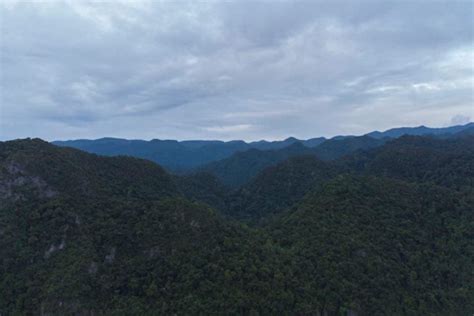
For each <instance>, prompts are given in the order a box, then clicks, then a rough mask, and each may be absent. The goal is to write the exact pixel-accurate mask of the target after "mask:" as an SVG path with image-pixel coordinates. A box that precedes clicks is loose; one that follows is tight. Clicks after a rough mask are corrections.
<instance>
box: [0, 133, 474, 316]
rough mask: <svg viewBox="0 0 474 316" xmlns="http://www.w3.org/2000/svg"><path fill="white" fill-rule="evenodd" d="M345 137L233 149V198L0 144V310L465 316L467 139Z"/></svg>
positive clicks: (101, 161)
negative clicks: (321, 154)
mask: <svg viewBox="0 0 474 316" xmlns="http://www.w3.org/2000/svg"><path fill="white" fill-rule="evenodd" d="M351 139H354V138H341V139H337V140H333V141H334V142H336V141H337V142H342V143H336V145H331V146H329V145H326V146H327V147H326V148H328V149H324V147H323V149H324V152H325V153H328V152H331V151H330V150H334V151H333V152H334V153H337V154H335V156H334V158H336V159H331V160H327V158H326V160H322V159H320V158H318V156H317V154H316V153H317V150H318V148H319V147H321V146H322V145H320V146H318V147H316V148H308V147H305V146H303V145H301V144H293V145H292V146H290V147H287V148H284V149H282V150H275V151H260V150H253V154H252V156H251V159H249V160H248V161H247V160H245V159H246V157H247V156H246V153H245V152H243V153H240V155H243V157H242V158H240V161H239V163H238V166H240V169H237V168H236V169H235V170H240V172H242V173H244V172H245V171H246V169H245V168H246V167H245V166H254V161H259V160H258V159H260V161H262V163H260V164H257V166H258V168H255V169H252V172H253V173H255V175H254V176H252V177H250V181H248V182H246V183H244V182H241V183H242V184H243V185H242V186H241V187H240V188H238V189H234V190H231V189H230V188H228V187H226V186H224V185H223V184H222V183H221V182H220V180H219V179H218V178H216V177H215V176H213V175H212V174H210V173H205V172H198V173H193V174H188V175H183V176H176V175H170V174H168V173H167V172H166V171H165V170H164V169H163V168H161V167H160V166H158V165H156V164H155V163H153V162H150V161H147V160H142V159H137V158H131V157H123V156H120V157H102V156H97V155H95V154H89V153H85V152H82V151H79V150H76V149H71V148H62V147H58V146H54V145H51V144H48V143H46V142H44V141H41V140H38V139H34V140H30V139H28V140H18V141H10V142H3V143H0V237H1V238H0V275H1V276H2V277H1V278H0V313H1V314H2V315H3V314H5V315H10V314H45V315H46V314H49V315H70V314H76V315H77V314H81V315H82V314H86V315H91V314H94V315H100V314H140V315H141V314H179V315H181V314H186V315H188V314H244V315H247V314H301V315H325V314H326V315H345V314H348V313H350V314H352V315H355V314H357V315H470V314H472V313H474V306H473V305H474V304H473V302H474V286H473V284H474V274H473V272H472V271H474V246H473V243H472V240H473V239H474V213H473V210H474V190H473V183H474V182H473V180H474V172H473V170H474V168H473V167H474V166H473V164H474V138H473V137H472V136H470V135H469V134H459V135H458V136H456V137H450V138H447V139H444V138H443V139H441V138H439V139H438V138H433V137H419V136H416V137H415V136H404V137H401V138H399V139H394V140H389V141H386V140H382V142H381V143H380V142H378V141H377V140H375V142H374V141H373V140H374V139H373V138H369V137H361V138H355V140H354V143H351V142H350V140H351ZM348 141H349V144H356V145H354V146H353V147H351V145H347V146H343V145H340V144H348V143H347V142H348ZM382 143H383V144H382ZM373 144H376V146H375V147H374V146H372V145H373ZM195 145H196V144H195ZM196 146H198V145H196ZM346 147H349V148H350V150H348V149H347V148H346ZM285 150H286V151H285ZM340 150H341V151H340ZM340 152H343V153H342V154H339V153H340ZM268 153H272V154H273V155H269V154H268ZM259 155H261V156H259ZM275 157H276V158H275ZM326 157H327V156H326ZM338 157H339V158H338ZM272 159H273V160H272ZM278 159H280V160H279V161H278ZM269 164H270V165H269ZM229 166H231V165H229ZM242 166H244V167H242ZM232 168H233V166H232ZM232 168H230V167H229V169H228V170H234V169H232ZM259 168H260V169H261V170H257V169H259ZM222 170H223V171H222V175H225V172H228V171H225V169H222ZM245 176H246V177H247V178H248V177H249V176H248V174H246V175H245ZM238 179H240V178H238ZM242 220H243V221H244V222H245V223H240V221H242Z"/></svg>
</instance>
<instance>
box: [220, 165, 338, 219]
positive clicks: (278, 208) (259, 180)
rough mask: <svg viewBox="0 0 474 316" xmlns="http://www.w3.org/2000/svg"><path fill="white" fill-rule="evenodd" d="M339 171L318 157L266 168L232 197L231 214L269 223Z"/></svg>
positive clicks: (229, 203) (228, 210)
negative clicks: (272, 218)
mask: <svg viewBox="0 0 474 316" xmlns="http://www.w3.org/2000/svg"><path fill="white" fill-rule="evenodd" d="M339 172H340V170H338V169H337V168H336V167H334V166H333V165H332V164H330V163H326V162H323V161H321V160H319V159H318V158H316V157H314V156H299V157H293V158H290V159H288V160H286V161H284V162H282V163H280V164H278V165H276V166H273V167H269V168H266V169H265V170H263V171H262V172H260V173H259V174H258V175H257V177H255V179H254V180H253V181H251V182H250V183H248V184H246V185H244V186H243V187H242V188H241V189H239V190H238V191H237V192H235V193H234V194H233V195H232V196H231V197H230V198H229V202H228V209H227V212H228V214H229V215H230V216H232V217H234V218H239V219H241V220H247V221H252V222H255V221H257V222H259V221H260V222H262V221H268V220H270V218H271V217H272V216H273V215H276V214H278V213H280V212H282V211H283V210H286V209H287V208H289V207H291V206H292V205H293V204H295V203H296V202H298V201H299V200H301V199H302V198H303V196H304V195H305V194H306V193H307V192H308V191H309V190H311V189H314V188H315V187H317V186H318V185H320V184H322V183H324V182H325V181H328V180H329V179H331V178H333V177H335V176H336V175H337V174H338V173H339Z"/></svg>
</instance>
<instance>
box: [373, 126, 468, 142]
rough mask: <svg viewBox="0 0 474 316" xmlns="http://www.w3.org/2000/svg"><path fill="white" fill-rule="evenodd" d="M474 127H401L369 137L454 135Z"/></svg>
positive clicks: (377, 132) (374, 133)
mask: <svg viewBox="0 0 474 316" xmlns="http://www.w3.org/2000/svg"><path fill="white" fill-rule="evenodd" d="M472 127H474V123H468V124H465V125H456V126H450V127H442V128H432V127H426V126H418V127H399V128H392V129H389V130H386V131H385V132H379V131H375V132H371V133H368V134H367V136H370V137H372V138H378V139H382V138H386V137H389V138H398V137H400V136H403V135H412V136H428V135H452V134H456V133H459V132H462V131H463V130H465V129H469V128H472Z"/></svg>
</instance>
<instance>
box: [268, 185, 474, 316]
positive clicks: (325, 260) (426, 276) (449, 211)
mask: <svg viewBox="0 0 474 316" xmlns="http://www.w3.org/2000/svg"><path fill="white" fill-rule="evenodd" d="M473 209H474V199H473V195H472V194H471V195H462V194H459V193H455V192H454V191H450V190H448V189H442V188H438V187H434V186H426V185H425V186H423V185H422V186H419V185H411V184H407V183H404V182H400V181H394V180H389V179H384V178H379V179H377V178H367V177H362V178H359V177H348V176H340V177H338V178H337V179H335V180H333V181H332V182H330V183H329V184H327V185H325V186H324V187H323V188H321V189H319V190H317V191H315V192H314V193H312V194H310V195H309V196H308V197H307V198H306V199H305V200H304V201H303V202H302V203H300V204H299V206H298V207H297V208H296V210H295V211H294V212H292V213H289V214H287V215H285V216H284V217H283V218H280V219H279V220H278V221H276V222H275V223H273V224H272V225H271V226H270V227H269V228H268V229H269V231H270V232H271V233H272V234H273V236H274V238H275V239H276V240H278V241H280V243H281V245H282V247H283V248H284V249H287V250H288V251H290V252H291V253H292V256H293V258H295V263H294V264H295V266H294V278H295V282H296V283H298V284H304V286H302V287H301V288H300V291H301V292H300V293H301V298H302V300H301V301H299V304H298V307H297V308H298V312H297V313H300V314H315V313H317V312H320V313H321V314H323V313H324V312H329V314H334V315H336V314H341V313H342V312H344V311H347V310H353V311H356V312H357V313H359V314H362V315H382V314H383V315H435V314H436V315H468V314H470V313H472V312H473V311H474V306H473V302H474V287H473V284H474V278H473V274H472V271H474V247H473V245H472V238H473V237H474V235H473V233H474V213H473V212H472V210H473ZM305 281H307V282H305Z"/></svg>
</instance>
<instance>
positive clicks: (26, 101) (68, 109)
mask: <svg viewBox="0 0 474 316" xmlns="http://www.w3.org/2000/svg"><path fill="white" fill-rule="evenodd" d="M473 5H474V2H473V1H452V0H451V1H393V2H390V1H375V0H374V1H367V2H362V1H350V2H349V1H344V2H342V1H326V2H315V1H311V2H309V1H308V2H286V1H285V2H281V1H278V2H277V1H265V2H255V1H236V2H235V3H230V2H227V3H224V2H212V1H208V2H206V3H197V2H196V1H192V2H182V1H174V2H171V1H169V2H157V1H144V2H138V1H133V2H131V1H130V2H121V1H110V2H105V3H104V2H101V3H97V2H96V3H87V2H81V1H70V2H68V1H66V2H53V1H50V2H43V3H38V2H32V1H28V2H21V1H8V0H6V1H1V2H0V12H1V13H0V19H1V29H0V34H1V37H0V46H1V63H0V65H1V68H0V74H1V79H0V85H1V95H0V139H3V140H5V139H13V138H23V137H41V138H44V139H47V140H53V139H75V138H99V137H104V136H114V137H124V138H142V139H152V138H160V139H165V138H166V139H169V138H171V139H223V140H229V139H245V140H258V139H282V138H286V137H288V136H295V137H298V138H310V137H316V136H333V135H336V134H363V133H366V132H369V131H372V130H384V129H388V128H391V127H396V126H417V125H427V126H435V127H441V126H448V125H453V124H464V123H467V122H469V121H472V120H473V119H474V92H473V85H474V40H473V37H474V25H473V21H474V7H473Z"/></svg>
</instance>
